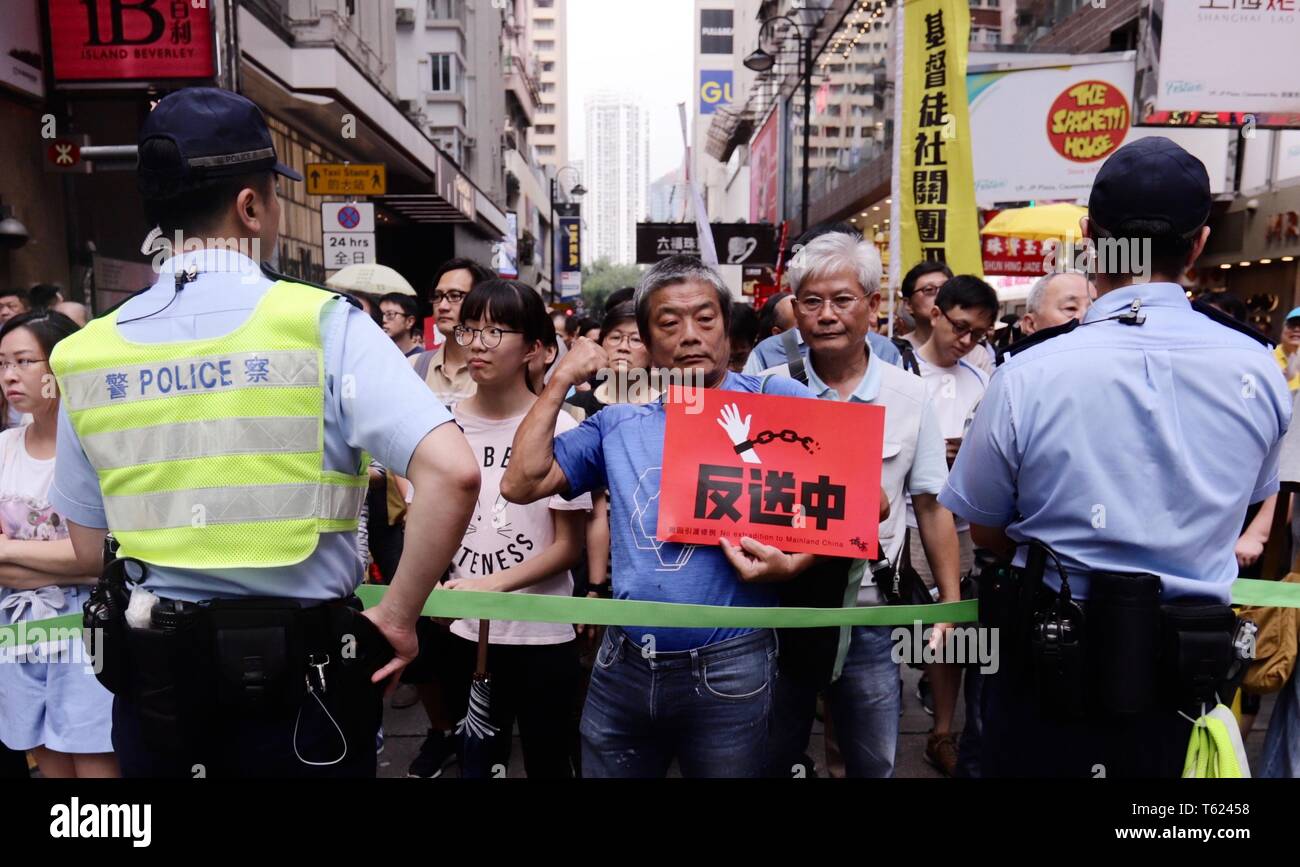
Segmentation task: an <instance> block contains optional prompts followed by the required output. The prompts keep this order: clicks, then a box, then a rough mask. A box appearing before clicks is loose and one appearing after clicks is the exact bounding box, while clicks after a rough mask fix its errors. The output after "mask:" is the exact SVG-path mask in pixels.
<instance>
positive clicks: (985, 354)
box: [902, 262, 997, 376]
mask: <svg viewBox="0 0 1300 867" xmlns="http://www.w3.org/2000/svg"><path fill="white" fill-rule="evenodd" d="M951 279H952V271H951V270H949V268H948V266H947V265H945V264H944V263H942V262H921V263H919V264H917V265H914V266H913V267H912V269H911V270H909V271H908V272H907V274H906V275H905V276H904V277H903V285H902V292H903V303H904V304H905V305H906V306H907V312H908V313H909V314H911V318H912V322H913V323H914V326H915V327H914V329H913V330H912V331H911V333H909V334H907V335H906V336H905V337H904V338H903V339H904V340H906V341H907V342H908V343H910V344H912V348H913V349H914V350H916V349H920V348H921V347H922V346H924V345H925V343H926V341H928V340H929V339H930V337H931V335H932V334H933V330H932V329H933V325H932V323H933V316H932V315H931V314H932V311H933V310H934V302H935V297H936V296H937V295H938V294H939V287H941V286H943V284H944V283H947V282H948V281H949V280H951ZM993 315H994V317H996V316H997V312H996V311H995V312H994V314H993ZM981 339H982V338H981ZM965 360H966V362H967V363H968V364H970V365H971V366H972V367H977V368H979V369H980V370H982V371H983V372H984V374H985V375H986V376H992V375H993V367H994V364H993V353H992V351H991V350H990V349H989V348H988V347H987V346H985V345H984V344H983V343H982V342H979V341H976V342H975V343H973V344H971V347H970V350H969V352H968V353H967V355H966V358H965Z"/></svg>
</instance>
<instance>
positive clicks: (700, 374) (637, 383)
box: [596, 365, 704, 415]
mask: <svg viewBox="0 0 1300 867" xmlns="http://www.w3.org/2000/svg"><path fill="white" fill-rule="evenodd" d="M596 381H597V387H598V388H602V389H603V390H602V393H601V394H600V398H601V400H605V401H607V402H609V403H632V404H646V403H650V402H652V401H655V400H658V399H659V396H660V395H661V394H665V393H667V391H668V389H670V388H673V387H677V388H679V389H680V392H679V394H680V397H681V402H682V403H683V404H685V406H686V413H687V415H699V414H700V413H701V412H703V411H704V371H702V370H700V369H699V368H697V367H687V368H680V367H671V368H670V367H652V368H649V369H646V368H641V367H631V368H629V367H624V366H622V365H616V366H614V367H602V368H601V369H600V370H598V371H596Z"/></svg>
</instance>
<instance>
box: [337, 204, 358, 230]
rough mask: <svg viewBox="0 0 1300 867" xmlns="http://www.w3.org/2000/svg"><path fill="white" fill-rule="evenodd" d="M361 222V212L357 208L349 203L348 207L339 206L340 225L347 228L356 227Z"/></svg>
mask: <svg viewBox="0 0 1300 867" xmlns="http://www.w3.org/2000/svg"><path fill="white" fill-rule="evenodd" d="M360 222H361V212H360V211H358V210H357V209H356V208H354V207H352V206H351V205H348V206H347V207H346V208H339V225H340V226H342V227H343V228H345V229H355V228H356V227H357V224H358V223H360Z"/></svg>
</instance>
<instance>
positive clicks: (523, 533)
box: [451, 405, 591, 644]
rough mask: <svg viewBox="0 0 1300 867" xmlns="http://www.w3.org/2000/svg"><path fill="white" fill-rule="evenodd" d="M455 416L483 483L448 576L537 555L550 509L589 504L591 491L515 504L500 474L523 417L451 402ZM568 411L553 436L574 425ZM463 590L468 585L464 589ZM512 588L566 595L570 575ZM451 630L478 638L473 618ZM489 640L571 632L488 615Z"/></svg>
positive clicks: (557, 638)
mask: <svg viewBox="0 0 1300 867" xmlns="http://www.w3.org/2000/svg"><path fill="white" fill-rule="evenodd" d="M452 411H453V413H454V414H455V416H456V421H457V422H458V423H459V424H460V426H461V427H462V428H464V430H465V438H466V439H467V440H469V444H470V447H471V448H472V449H473V450H474V456H475V457H476V458H478V466H479V472H480V473H481V475H482V479H483V483H482V487H481V488H480V490H479V496H478V506H477V507H476V508H475V510H474V517H473V518H472V519H471V520H470V524H469V527H468V528H467V529H466V530H465V538H464V539H462V540H461V545H460V549H459V550H458V551H457V552H456V554H455V556H453V557H452V559H451V576H452V577H453V578H461V579H471V580H472V579H475V578H483V577H486V576H488V575H494V574H496V573H498V572H503V571H505V570H506V569H510V568H512V567H515V566H518V565H519V564H521V563H524V562H526V561H528V560H530V559H532V558H533V557H535V556H537V555H538V554H539V553H541V552H542V551H544V550H546V547H547V546H548V545H550V544H551V543H552V542H554V541H555V524H554V522H553V520H552V516H551V510H552V509H555V510H557V511H573V510H588V511H589V510H590V509H591V495H590V494H583V495H582V496H580V497H575V498H574V499H572V500H566V499H564V498H563V497H560V496H554V497H551V498H550V500H549V501H542V500H539V501H537V502H536V503H529V504H528V505H526V506H520V505H517V504H515V503H510V502H507V501H506V499H505V498H504V497H502V496H501V477H502V476H503V475H504V474H505V471H506V467H507V466H509V464H510V450H511V443H512V442H513V440H514V438H515V431H516V430H518V429H519V425H520V423H522V422H523V420H524V417H523V416H522V415H521V416H517V417H515V418H507V419H485V418H479V417H478V416H475V415H470V414H469V413H467V412H465V411H464V410H462V409H461V408H460V406H459V405H457V406H455V407H453V409H452ZM577 426H578V423H577V422H576V421H574V420H573V417H572V416H570V415H569V414H568V413H563V412H562V413H560V414H559V415H558V416H557V417H556V419H555V434H556V436H559V435H560V434H562V433H564V432H565V431H567V430H572V429H573V428H575V427H577ZM465 592H469V591H465ZM514 592H515V593H540V594H543V595H547V596H572V595H573V575H572V574H571V573H570V572H569V571H568V570H567V569H566V570H565V571H564V572H561V573H559V574H557V575H552V576H550V577H549V578H546V579H544V580H542V581H539V582H538V583H536V584H533V585H531V586H529V587H524V588H522V589H520V590H516V591H514ZM451 631H452V632H454V633H455V634H456V635H459V636H460V637H461V638H466V639H469V640H470V641H478V621H477V620H457V621H456V622H455V623H453V624H452V625H451ZM489 637H490V640H491V642H492V643H493V644H562V643H563V642H566V641H571V640H573V638H574V632H573V627H572V626H571V625H569V624H567V623H528V622H525V621H518V620H493V621H492V626H491V629H490V631H489Z"/></svg>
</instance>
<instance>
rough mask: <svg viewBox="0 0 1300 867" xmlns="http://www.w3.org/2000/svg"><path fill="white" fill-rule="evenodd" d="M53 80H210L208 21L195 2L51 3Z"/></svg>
mask: <svg viewBox="0 0 1300 867" xmlns="http://www.w3.org/2000/svg"><path fill="white" fill-rule="evenodd" d="M49 7H50V41H51V45H52V48H53V51H52V54H53V58H54V78H55V80H56V81H58V82H60V83H63V82H82V81H85V82H90V81H139V80H158V79H210V78H212V77H213V75H214V60H213V45H212V19H211V11H210V9H209V4H208V3H207V2H195V0H50V2H49Z"/></svg>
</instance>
